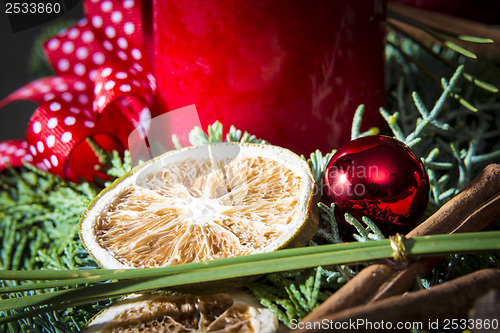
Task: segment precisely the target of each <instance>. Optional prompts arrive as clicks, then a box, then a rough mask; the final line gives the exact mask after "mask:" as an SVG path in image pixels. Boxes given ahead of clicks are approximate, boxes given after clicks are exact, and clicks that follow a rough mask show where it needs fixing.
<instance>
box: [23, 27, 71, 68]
mask: <svg viewBox="0 0 500 333" xmlns="http://www.w3.org/2000/svg"><path fill="white" fill-rule="evenodd" d="M75 23H76V22H75V21H74V20H59V21H58V22H57V23H55V24H52V25H50V26H48V27H47V28H45V29H44V30H43V31H42V32H41V33H40V35H38V36H37V37H36V38H35V41H34V42H33V46H32V48H31V53H30V56H29V59H28V71H29V72H30V73H32V74H33V75H34V76H35V77H37V78H42V77H47V76H52V75H54V71H53V70H52V67H51V66H50V64H49V62H48V61H47V58H46V57H45V54H44V52H43V43H44V42H45V41H46V40H47V39H49V38H50V37H52V36H54V35H55V34H56V33H57V32H59V31H60V30H62V29H64V28H67V27H69V26H71V25H74V24H75Z"/></svg>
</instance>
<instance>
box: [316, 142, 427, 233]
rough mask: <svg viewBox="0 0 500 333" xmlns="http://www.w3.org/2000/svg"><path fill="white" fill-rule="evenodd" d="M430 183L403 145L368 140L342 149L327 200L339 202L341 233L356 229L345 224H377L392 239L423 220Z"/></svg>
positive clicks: (327, 178)
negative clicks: (351, 219)
mask: <svg viewBox="0 0 500 333" xmlns="http://www.w3.org/2000/svg"><path fill="white" fill-rule="evenodd" d="M429 190H430V184H429V179H428V176H427V173H426V171H425V168H424V165H423V164H422V162H421V160H420V158H419V157H418V156H417V155H416V154H415V153H414V152H413V151H412V150H411V149H410V148H409V147H408V146H406V145H405V144H404V143H403V142H401V141H399V140H396V139H393V138H390V137H387V136H378V135H377V136H366V137H362V138H359V139H356V140H353V141H351V142H349V143H347V144H345V145H344V146H342V147H341V148H340V149H339V150H337V152H336V153H335V154H334V155H333V156H332V159H331V160H330V162H329V163H328V166H327V168H326V171H325V174H324V176H323V201H324V202H325V203H327V204H330V203H335V205H336V215H337V221H338V222H339V229H340V230H341V232H342V233H344V234H346V233H347V231H348V230H349V229H350V228H351V229H352V228H353V227H352V226H351V225H350V224H348V223H347V222H346V221H345V219H344V217H343V216H344V214H345V213H349V214H351V215H353V216H354V217H355V218H356V219H358V220H361V218H362V217H363V216H366V217H368V218H369V219H370V220H372V221H373V222H374V223H375V224H376V225H377V227H378V228H379V229H380V230H381V231H382V233H383V234H384V235H386V236H388V235H393V234H395V233H407V232H408V231H410V230H411V229H412V228H413V227H414V226H415V224H416V223H417V222H418V220H419V219H420V218H421V217H422V215H423V213H424V210H425V208H426V207H427V204H428V202H429Z"/></svg>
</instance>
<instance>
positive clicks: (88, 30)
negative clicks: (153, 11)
mask: <svg viewBox="0 0 500 333" xmlns="http://www.w3.org/2000/svg"><path fill="white" fill-rule="evenodd" d="M141 9H142V0H124V1H117V0H104V1H101V0H86V1H85V3H84V10H85V16H86V18H84V19H82V20H81V21H80V22H79V23H78V24H76V25H75V26H73V27H70V28H68V29H64V30H62V31H61V32H59V33H58V34H57V35H56V36H55V37H53V38H51V39H49V40H48V41H47V42H46V43H45V44H44V51H45V53H46V56H47V58H48V59H49V62H50V64H51V65H52V67H53V69H54V71H55V73H56V76H54V77H48V78H42V79H39V80H37V81H34V82H32V83H29V84H28V85H26V86H24V87H22V88H20V89H19V90H17V91H15V92H14V93H12V94H11V95H9V96H8V97H7V98H5V99H4V100H3V101H1V102H0V107H2V106H4V105H5V104H7V103H10V102H13V101H16V100H21V99H29V100H33V101H35V102H37V103H40V106H39V107H38V108H37V109H36V110H35V112H34V113H33V115H32V116H31V118H30V121H29V124H28V128H27V131H26V141H19V140H16V141H7V142H3V143H0V169H3V168H5V167H6V166H7V165H10V166H12V167H19V166H22V165H23V161H25V162H29V163H32V164H33V165H35V166H36V167H37V168H39V169H42V170H45V171H48V172H51V173H53V174H56V175H58V176H61V177H63V178H65V179H69V180H71V181H75V182H78V181H80V180H81V178H84V179H85V180H87V181H92V180H94V177H95V176H97V177H101V178H106V175H105V174H103V173H101V172H99V171H97V169H96V165H99V161H98V158H97V156H95V154H94V153H93V151H92V148H91V146H90V145H89V143H88V140H87V139H89V138H90V139H92V140H93V141H94V142H95V143H97V144H98V145H99V146H100V147H101V148H103V149H105V150H119V151H123V150H124V149H126V148H128V136H129V134H130V133H131V132H132V131H133V130H134V129H135V128H137V127H140V126H141V124H142V123H146V122H147V120H149V119H150V118H151V111H150V110H151V109H152V107H153V98H154V94H155V91H156V83H155V78H154V76H153V73H152V69H151V65H150V62H149V59H148V56H147V54H146V48H145V45H144V38H143V25H142V10H141ZM143 130H144V131H146V129H143Z"/></svg>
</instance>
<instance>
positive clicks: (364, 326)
mask: <svg viewBox="0 0 500 333" xmlns="http://www.w3.org/2000/svg"><path fill="white" fill-rule="evenodd" d="M498 288H500V269H498V268H489V269H483V270H480V271H477V272H474V273H471V274H468V275H465V276H462V277H460V278H457V279H455V280H452V281H448V282H445V283H443V284H440V285H437V286H434V287H432V288H430V289H424V290H419V291H415V292H411V293H409V294H406V295H404V296H402V295H401V296H396V297H391V298H389V299H385V300H382V301H378V302H376V303H370V304H366V305H360V306H356V307H353V308H349V309H346V310H344V311H340V312H338V313H333V314H330V315H329V316H326V317H324V318H321V319H320V320H318V321H316V324H314V322H310V323H308V324H306V323H300V324H298V325H297V327H298V329H297V330H294V331H293V332H294V333H300V332H319V331H320V330H323V331H324V330H325V328H326V327H325V326H321V324H324V325H331V328H332V329H335V328H336V327H337V326H338V327H339V328H341V330H342V332H363V331H369V332H377V331H387V330H388V328H389V326H390V327H391V328H392V329H395V331H399V332H401V331H403V329H401V328H400V329H396V328H397V325H401V324H400V323H403V324H405V323H406V324H408V323H414V324H416V323H421V325H422V327H417V328H419V329H429V328H437V327H429V325H430V324H431V323H439V324H440V326H441V328H442V325H443V324H446V321H445V320H451V319H459V318H466V316H467V313H468V311H469V310H470V309H471V308H472V306H473V304H474V300H475V299H476V298H478V297H480V296H481V295H483V294H485V293H486V292H488V291H489V290H491V289H498ZM382 322H383V323H385V325H384V326H383V327H381V323H382ZM325 323H326V324H325ZM342 323H356V324H350V325H344V326H341V325H342ZM369 323H371V327H370V326H368V325H369ZM358 324H359V325H358ZM314 325H316V327H314ZM335 325H337V326H335ZM417 325H418V324H417ZM329 328H330V327H329ZM450 328H451V326H450ZM407 331H409V329H407Z"/></svg>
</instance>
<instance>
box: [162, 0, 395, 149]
mask: <svg viewBox="0 0 500 333" xmlns="http://www.w3.org/2000/svg"><path fill="white" fill-rule="evenodd" d="M153 7H154V8H153V13H154V14H153V22H154V23H153V35H154V48H155V54H154V70H155V74H156V77H157V83H158V89H159V90H158V92H159V96H158V97H159V105H160V106H161V108H162V109H163V110H174V109H177V108H180V107H183V106H186V105H190V104H195V105H196V107H197V110H198V113H199V116H200V120H201V124H202V126H207V125H208V124H211V123H213V122H214V121H216V120H219V121H221V122H222V123H223V124H224V125H225V126H226V128H227V127H228V126H229V125H235V126H236V127H237V128H239V129H242V130H246V131H249V132H250V133H252V134H255V135H256V136H258V137H261V138H264V139H266V140H268V141H269V142H270V143H272V144H276V145H280V146H283V147H287V148H290V149H292V150H294V151H296V152H297V153H303V154H308V153H310V152H312V151H314V149H317V148H318V149H321V150H322V151H324V152H327V151H330V150H331V149H333V148H337V147H338V146H339V145H340V144H343V143H345V142H347V141H349V140H350V128H351V122H352V117H353V114H354V111H355V110H356V108H357V107H358V105H360V104H365V107H366V111H365V117H364V125H365V128H368V127H371V126H379V127H380V126H382V121H381V118H380V116H379V113H378V109H379V107H380V106H382V103H383V101H384V22H385V14H386V4H385V1H384V0H363V1H349V0H336V1H328V0H326V1H322V0H312V1H303V0H204V1H193V0H157V1H155V2H154V4H153Z"/></svg>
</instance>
